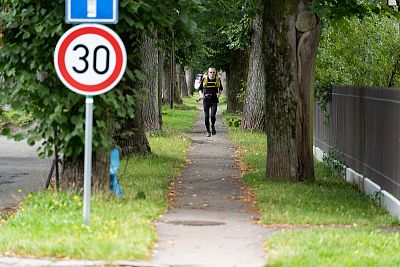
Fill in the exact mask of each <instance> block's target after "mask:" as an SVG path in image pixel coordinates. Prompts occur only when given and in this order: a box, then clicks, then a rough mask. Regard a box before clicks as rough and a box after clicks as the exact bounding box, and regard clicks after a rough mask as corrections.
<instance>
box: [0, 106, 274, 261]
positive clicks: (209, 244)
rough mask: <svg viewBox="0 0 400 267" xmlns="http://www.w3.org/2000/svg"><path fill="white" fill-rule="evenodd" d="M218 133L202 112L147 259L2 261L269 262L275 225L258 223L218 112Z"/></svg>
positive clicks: (232, 147)
mask: <svg viewBox="0 0 400 267" xmlns="http://www.w3.org/2000/svg"><path fill="white" fill-rule="evenodd" d="M216 130H217V134H216V135H213V136H212V137H206V133H205V127H204V116H203V114H202V112H201V113H200V114H199V116H198V118H197V121H196V124H195V126H194V127H193V130H192V132H191V133H189V137H190V138H191V139H192V143H193V147H192V149H191V150H190V152H189V154H188V159H189V161H190V163H189V164H188V165H187V166H186V167H185V168H184V170H183V172H182V175H181V177H180V179H178V180H177V181H175V193H176V197H175V200H174V202H173V203H172V207H171V209H170V210H169V212H168V213H167V214H166V215H165V216H164V217H163V218H161V219H160V220H159V221H158V222H156V226H157V232H158V236H159V244H158V245H157V246H156V247H155V250H154V253H153V254H154V255H153V257H152V259H151V260H150V261H148V262H142V261H140V262H135V261H112V262H107V261H102V260H99V261H85V260H56V259H22V258H13V257H0V266H142V267H143V266H152V267H156V266H160V267H161V266H163V267H166V266H210V267H211V266H212V267H217V266H224V267H233V266H240V267H259V266H263V265H265V263H266V260H265V251H264V242H265V240H266V237H267V236H268V235H269V234H271V233H272V232H273V231H274V229H268V228H264V227H262V226H259V225H258V224H256V220H255V218H257V217H258V215H257V213H255V212H254V211H253V210H252V207H251V203H246V202H245V201H244V199H246V193H245V190H244V189H245V187H244V185H243V184H242V183H241V182H240V180H239V177H240V175H241V171H240V168H239V166H238V164H237V163H236V158H235V157H234V153H235V151H236V148H235V147H234V146H233V145H232V144H231V143H230V142H229V141H228V140H227V139H226V138H225V134H226V132H227V129H226V128H225V127H224V126H223V124H222V118H221V116H220V115H218V118H217V124H216Z"/></svg>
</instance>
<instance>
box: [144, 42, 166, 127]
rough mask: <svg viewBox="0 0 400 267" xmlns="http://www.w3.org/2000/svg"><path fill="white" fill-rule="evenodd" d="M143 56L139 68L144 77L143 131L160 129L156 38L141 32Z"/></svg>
mask: <svg viewBox="0 0 400 267" xmlns="http://www.w3.org/2000/svg"><path fill="white" fill-rule="evenodd" d="M140 51H141V54H142V56H143V58H142V64H141V70H142V72H143V73H144V75H145V77H146V79H145V80H144V81H143V82H142V84H143V87H144V88H143V92H145V97H144V101H143V106H142V116H143V128H144V130H145V131H152V130H159V129H161V122H160V120H159V119H160V116H159V107H158V91H159V88H158V79H159V77H158V67H157V66H158V51H157V48H156V40H155V39H153V38H150V37H149V36H148V35H146V34H143V38H142V42H141V44H140Z"/></svg>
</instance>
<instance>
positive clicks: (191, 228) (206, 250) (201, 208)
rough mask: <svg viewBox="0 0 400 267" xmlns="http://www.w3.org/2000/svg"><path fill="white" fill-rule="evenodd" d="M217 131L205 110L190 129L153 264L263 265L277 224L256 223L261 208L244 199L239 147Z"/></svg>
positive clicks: (161, 223)
mask: <svg viewBox="0 0 400 267" xmlns="http://www.w3.org/2000/svg"><path fill="white" fill-rule="evenodd" d="M221 121H222V118H221V117H220V116H218V118H217V124H216V129H217V134H216V135H214V136H212V137H206V132H205V126H204V115H200V116H199V117H198V119H197V122H196V124H195V126H194V128H193V131H192V132H191V133H190V138H191V139H192V142H193V143H194V147H193V148H192V149H191V151H190V152H189V155H188V158H189V160H190V162H191V163H190V164H188V165H187V167H186V168H185V169H184V171H183V173H182V175H181V178H180V179H179V180H178V181H176V183H175V188H176V194H177V196H176V199H175V202H174V203H173V204H172V206H173V207H172V208H171V209H170V211H169V212H168V213H167V214H166V215H165V216H164V217H163V218H162V219H161V220H160V221H159V222H158V223H157V232H158V236H159V240H160V242H159V245H158V246H157V247H156V251H155V255H154V259H153V261H152V263H153V264H160V265H163V266H214V267H215V266H246V267H252V266H263V265H264V264H265V258H264V257H265V252H264V249H263V245H264V241H265V239H266V236H267V235H268V234H270V233H271V231H272V229H266V228H263V227H261V226H259V225H257V224H255V221H254V218H256V217H257V214H256V213H255V212H253V211H252V208H251V205H250V204H248V203H245V202H244V201H243V199H245V198H246V196H245V192H244V191H243V189H244V185H243V184H242V183H241V182H240V181H239V179H238V178H239V177H240V175H241V171H240V168H239V166H238V165H237V163H236V161H235V160H236V159H235V157H234V153H235V151H236V148H235V147H234V146H233V145H232V144H231V143H230V142H229V141H228V140H227V139H226V138H225V136H224V135H225V134H226V131H227V129H226V128H225V127H224V126H223V124H222V123H221Z"/></svg>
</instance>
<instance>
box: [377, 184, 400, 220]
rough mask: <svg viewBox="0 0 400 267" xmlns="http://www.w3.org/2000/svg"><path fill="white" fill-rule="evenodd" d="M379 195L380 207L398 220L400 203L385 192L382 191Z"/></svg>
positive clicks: (399, 217)
mask: <svg viewBox="0 0 400 267" xmlns="http://www.w3.org/2000/svg"><path fill="white" fill-rule="evenodd" d="M381 193H382V195H381V205H382V207H383V208H385V209H386V210H387V211H388V212H389V213H390V214H391V215H392V216H394V217H396V218H398V219H399V220H400V201H399V200H398V199H397V198H395V197H394V196H392V195H391V194H390V193H389V192H387V191H386V190H382V191H381Z"/></svg>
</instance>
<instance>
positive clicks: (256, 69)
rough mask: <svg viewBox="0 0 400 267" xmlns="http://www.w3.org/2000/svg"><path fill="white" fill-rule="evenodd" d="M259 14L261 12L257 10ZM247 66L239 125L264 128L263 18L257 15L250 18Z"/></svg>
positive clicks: (258, 7)
mask: <svg viewBox="0 0 400 267" xmlns="http://www.w3.org/2000/svg"><path fill="white" fill-rule="evenodd" d="M255 2H256V3H255V6H256V8H257V10H259V9H260V8H262V1H261V0H256V1H255ZM259 13H260V14H261V12H259ZM252 29H253V31H252V35H251V45H250V52H249V54H250V57H249V68H248V76H247V85H246V96H245V99H244V103H243V119H242V124H241V127H242V129H246V130H253V131H264V130H265V108H264V107H265V80H266V77H265V71H264V53H263V51H262V44H263V42H262V41H263V40H262V34H263V20H262V17H261V16H260V15H257V16H255V17H254V18H253V20H252Z"/></svg>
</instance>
